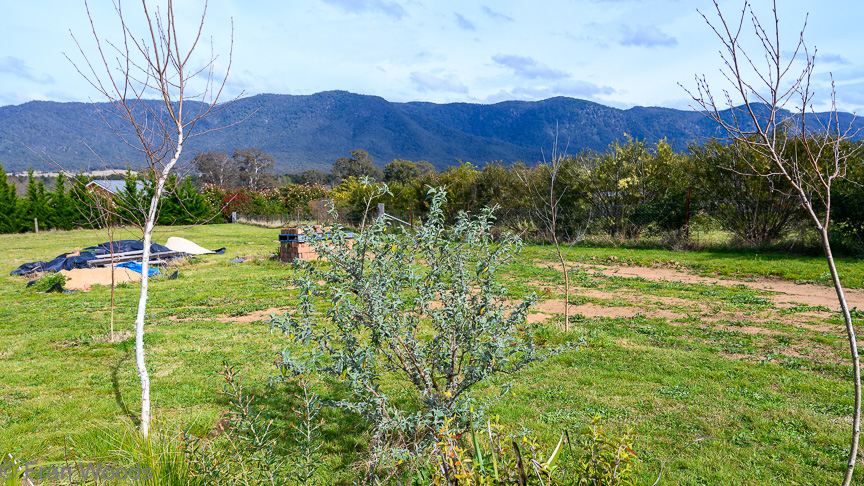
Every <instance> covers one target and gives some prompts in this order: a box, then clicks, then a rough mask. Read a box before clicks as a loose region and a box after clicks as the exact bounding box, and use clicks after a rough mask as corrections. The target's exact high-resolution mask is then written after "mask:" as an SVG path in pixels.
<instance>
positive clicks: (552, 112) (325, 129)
mask: <svg viewBox="0 0 864 486" xmlns="http://www.w3.org/2000/svg"><path fill="white" fill-rule="evenodd" d="M107 107H108V105H107V104H96V105H95V106H94V105H93V104H89V103H61V102H51V101H31V102H28V103H24V104H21V105H14V106H3V107H0V163H2V164H3V167H4V169H5V170H6V171H7V172H20V171H24V170H27V169H28V168H30V167H32V168H33V169H35V170H43V171H51V170H56V168H57V167H61V168H63V169H65V170H68V171H73V172H76V171H87V170H101V169H106V168H120V169H122V168H125V167H127V166H128V167H137V166H139V165H140V162H141V160H140V155H138V154H137V153H136V151H135V150H134V149H132V148H131V147H128V146H126V145H125V144H124V143H123V142H121V141H120V140H119V139H118V138H117V137H116V136H114V135H112V134H110V133H107V131H106V130H105V121H104V120H103V118H102V116H101V115H100V114H99V112H98V110H97V108H101V109H105V108H107ZM189 108H193V109H194V106H193V107H187V109H189ZM221 108H223V109H221V110H219V111H218V112H217V113H216V114H215V115H214V116H211V117H209V118H207V119H206V120H205V121H203V122H202V123H199V124H198V125H196V127H195V128H196V130H199V131H201V130H210V129H215V128H219V127H226V128H222V129H221V130H218V131H210V132H208V133H206V134H203V135H201V136H200V137H193V138H191V139H189V142H188V143H187V144H186V146H185V148H184V159H185V160H187V161H188V160H191V158H192V156H193V155H194V154H195V153H197V152H199V151H203V150H217V151H222V152H227V153H228V154H229V155H230V154H231V153H233V152H234V150H235V149H241V148H251V147H255V148H258V149H260V150H262V151H264V152H266V153H268V154H270V155H272V156H273V157H274V158H275V160H276V167H275V169H274V170H275V171H276V172H279V173H285V172H295V173H296V172H301V171H303V170H306V169H318V170H322V171H329V170H330V166H331V165H332V163H333V161H335V160H336V159H337V158H338V157H342V156H347V155H348V152H349V151H350V150H353V149H358V148H359V149H363V150H366V151H367V152H369V154H370V155H372V156H373V157H374V161H375V163H376V164H378V165H382V166H383V165H384V164H386V163H388V162H390V161H392V160H393V159H397V158H398V159H408V160H428V161H429V162H431V163H432V164H433V165H434V166H435V167H436V168H438V169H443V168H445V167H447V166H450V165H454V164H458V163H459V161H460V160H461V161H466V162H472V163H475V164H477V165H483V164H485V163H486V162H489V161H498V160H500V161H503V162H505V163H508V162H515V161H524V162H526V163H533V162H536V161H537V160H541V159H542V158H543V153H544V152H545V153H546V154H548V153H549V151H550V150H551V148H552V146H553V144H554V143H555V139H556V134H557V138H558V144H559V149H564V148H566V150H567V152H568V153H576V152H578V151H580V150H582V149H592V150H605V149H606V147H608V145H609V144H610V143H611V142H613V141H615V140H620V139H623V137H624V134H625V133H626V134H630V135H631V136H633V137H635V138H638V139H646V140H647V141H648V142H649V143H654V142H656V141H658V140H660V139H663V138H666V139H667V140H668V141H669V142H670V143H671V144H672V145H673V146H674V147H675V148H677V149H680V150H683V149H685V148H686V147H687V145H688V144H690V143H691V142H693V141H699V140H703V139H705V138H707V137H712V136H721V135H722V133H721V132H720V131H719V129H718V127H717V125H716V124H715V123H713V122H712V121H711V120H710V119H708V118H707V117H705V116H704V115H703V114H701V113H698V112H695V111H692V110H676V109H671V108H656V107H634V108H630V109H626V110H623V109H618V108H612V107H608V106H604V105H601V104H598V103H594V102H591V101H585V100H579V99H574V98H567V97H556V98H550V99H547V100H542V101H504V102H500V103H495V104H489V105H486V104H474V103H448V104H436V103H427V102H410V103H394V102H389V101H387V100H385V99H383V98H380V97H377V96H368V95H360V94H354V93H349V92H346V91H326V92H321V93H316V94H312V95H302V96H296V95H277V94H261V95H256V96H250V97H247V98H241V99H238V100H236V101H234V102H232V103H230V104H229V105H227V106H223V107H221ZM842 116H843V117H844V118H847V117H848V119H850V120H851V115H848V114H842ZM854 123H855V124H856V126H860V127H864V122H861V121H858V120H855V122H854ZM49 161H50V163H49Z"/></svg>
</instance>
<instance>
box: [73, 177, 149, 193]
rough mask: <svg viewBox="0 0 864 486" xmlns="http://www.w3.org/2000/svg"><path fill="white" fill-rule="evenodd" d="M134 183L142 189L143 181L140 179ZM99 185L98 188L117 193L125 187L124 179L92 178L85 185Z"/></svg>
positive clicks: (89, 186)
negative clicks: (92, 179)
mask: <svg viewBox="0 0 864 486" xmlns="http://www.w3.org/2000/svg"><path fill="white" fill-rule="evenodd" d="M135 185H136V186H137V188H138V190H142V189H144V183H143V182H141V181H135ZM94 186H95V187H99V188H100V189H102V190H104V191H107V192H110V193H111V194H117V193H119V192H120V191H122V190H123V188H124V187H126V181H122V180H121V181H109V180H94V181H90V182H89V183H87V187H88V188H91V187H94Z"/></svg>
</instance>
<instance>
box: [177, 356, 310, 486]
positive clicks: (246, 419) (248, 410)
mask: <svg viewBox="0 0 864 486" xmlns="http://www.w3.org/2000/svg"><path fill="white" fill-rule="evenodd" d="M223 368H224V371H223V378H224V379H225V387H224V389H223V390H222V391H221V393H222V394H224V395H226V396H227V398H228V405H229V406H230V412H229V413H228V423H227V424H226V425H225V426H224V427H223V432H224V433H223V434H221V437H219V438H218V439H222V440H207V439H201V438H198V437H195V436H192V435H190V434H189V431H188V430H187V431H186V432H184V433H183V437H182V440H183V445H182V450H183V452H184V454H185V456H186V460H187V463H188V464H189V468H190V475H191V477H192V478H195V479H196V480H198V481H200V483H201V484H205V485H208V486H222V485H233V484H254V485H266V484H270V485H275V484H284V481H285V480H286V478H287V477H288V467H287V466H288V464H287V461H286V458H285V455H284V454H283V453H282V451H280V450H279V447H278V446H277V437H276V434H275V431H274V430H273V429H272V424H273V421H272V420H268V419H267V418H266V416H265V414H264V412H263V411H261V410H258V409H257V407H256V406H255V403H254V401H255V397H254V396H252V395H249V394H248V393H246V391H245V390H244V386H243V377H242V376H240V375H239V374H238V372H237V371H236V370H235V369H234V368H233V367H232V366H229V365H228V364H227V363H224V362H223ZM304 383H305V382H304ZM306 416H307V418H308V416H309V413H306ZM315 416H317V409H316V410H314V416H313V417H312V418H311V419H310V420H314V418H315ZM312 473H314V469H312V471H311V472H310V474H309V477H310V478H311V474H312Z"/></svg>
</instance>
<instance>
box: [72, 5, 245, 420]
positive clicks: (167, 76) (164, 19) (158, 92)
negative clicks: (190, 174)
mask: <svg viewBox="0 0 864 486" xmlns="http://www.w3.org/2000/svg"><path fill="white" fill-rule="evenodd" d="M153 3H154V2H152V1H150V2H148V1H146V0H141V1H140V8H141V10H140V11H139V12H136V13H135V15H134V18H135V19H136V22H137V21H139V20H140V21H141V22H143V25H144V27H143V29H142V30H141V32H137V31H136V29H135V28H134V27H133V24H132V23H130V21H131V19H132V18H133V16H132V15H130V14H128V13H127V12H126V11H124V10H123V7H122V5H121V1H120V0H114V1H113V2H112V4H113V7H114V10H115V13H116V15H117V19H118V21H119V23H120V27H121V31H122V36H121V38H120V39H119V41H112V40H109V39H108V38H107V37H105V36H104V35H103V34H101V33H100V29H97V27H96V25H95V22H94V20H93V15H92V14H91V12H90V7H89V5H88V4H87V2H86V1H85V4H84V5H85V8H86V10H87V15H88V17H89V19H90V25H91V31H92V36H93V39H94V40H95V50H94V51H87V50H85V48H84V47H83V46H82V45H81V43H80V42H79V41H78V39H77V38H75V36H74V35H73V39H74V40H75V43H76V45H77V47H78V50H79V52H80V54H81V57H82V59H83V61H81V62H76V61H73V60H72V59H71V58H69V57H68V56H67V59H69V60H70V62H72V64H73V65H74V66H75V68H76V69H77V71H78V73H79V74H81V75H82V76H83V77H84V78H85V79H86V80H87V81H88V82H89V83H90V84H91V85H92V86H93V88H95V89H96V91H97V92H98V93H99V94H100V95H101V96H102V97H104V98H105V99H106V100H107V101H108V103H107V104H106V105H107V108H105V107H103V106H104V105H97V104H94V106H95V107H96V109H97V110H98V111H99V114H100V116H101V117H102V119H103V120H104V121H105V127H106V128H105V131H106V132H107V133H110V134H113V135H115V136H117V137H119V138H120V139H121V140H123V142H125V143H126V144H127V145H128V146H129V147H130V148H132V149H133V150H134V151H135V152H136V153H137V154H138V156H139V157H140V160H141V161H142V164H141V169H142V170H143V171H144V172H146V173H147V174H149V176H150V177H152V178H153V183H154V187H155V190H154V191H153V195H152V197H151V198H150V201H149V205H148V206H147V207H146V208H145V212H144V218H143V219H144V227H143V240H144V241H143V243H144V254H143V257H142V262H141V263H142V272H141V293H140V297H139V300H138V311H137V315H136V319H135V361H136V364H137V367H138V374H139V377H140V379H141V434H142V435H143V436H144V437H147V436H148V435H149V431H150V377H149V374H148V373H147V366H146V363H145V360H144V321H145V317H146V311H147V288H148V281H149V270H150V268H149V267H150V245H151V241H152V235H153V227H154V226H155V223H156V219H157V216H158V210H159V201H160V199H161V198H162V196H163V192H164V190H165V182H166V181H167V180H168V177H169V175H170V174H171V171H172V170H173V169H174V168H175V166H176V165H177V162H178V160H179V159H180V155H181V154H182V152H183V145H184V143H185V142H186V141H187V140H188V139H190V138H192V137H194V136H199V135H202V134H204V133H207V132H208V131H212V130H213V129H210V130H198V131H195V125H196V124H197V123H198V122H199V121H200V120H202V119H204V118H206V117H208V116H210V115H213V114H214V113H215V112H216V111H218V110H222V109H224V108H225V106H226V104H224V103H223V104H221V105H220V104H217V103H218V101H219V97H220V95H221V94H222V89H223V88H224V86H225V81H226V80H227V73H228V72H229V71H230V67H231V55H230V51H229V58H228V62H227V64H226V68H225V69H224V72H223V74H217V73H216V70H217V66H216V60H217V57H216V56H215V55H214V54H213V49H212V43H211V49H210V55H209V56H208V57H206V58H205V59H204V61H203V62H202V61H199V60H198V58H197V57H196V55H195V53H196V50H198V49H199V47H200V44H201V43H202V39H203V29H204V18H205V16H206V12H207V3H206V0H205V2H204V5H203V10H202V13H201V16H200V22H199V23H198V24H197V30H196V31H193V32H181V31H179V30H178V27H179V25H178V22H179V16H177V15H175V8H174V2H173V1H172V0H165V1H164V4H163V5H162V6H161V7H157V8H156V9H155V10H153V9H151V5H152V4H153ZM160 3H163V2H160ZM232 44H233V29H232Z"/></svg>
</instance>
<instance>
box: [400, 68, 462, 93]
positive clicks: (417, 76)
mask: <svg viewBox="0 0 864 486" xmlns="http://www.w3.org/2000/svg"><path fill="white" fill-rule="evenodd" d="M411 82H412V83H413V84H414V85H415V86H416V87H417V89H418V90H419V91H444V92H449V93H467V92H468V87H467V86H465V85H464V84H462V81H460V80H459V78H458V77H456V75H454V74H448V75H447V76H436V75H434V74H429V73H421V72H417V71H415V72H413V73H411Z"/></svg>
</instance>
